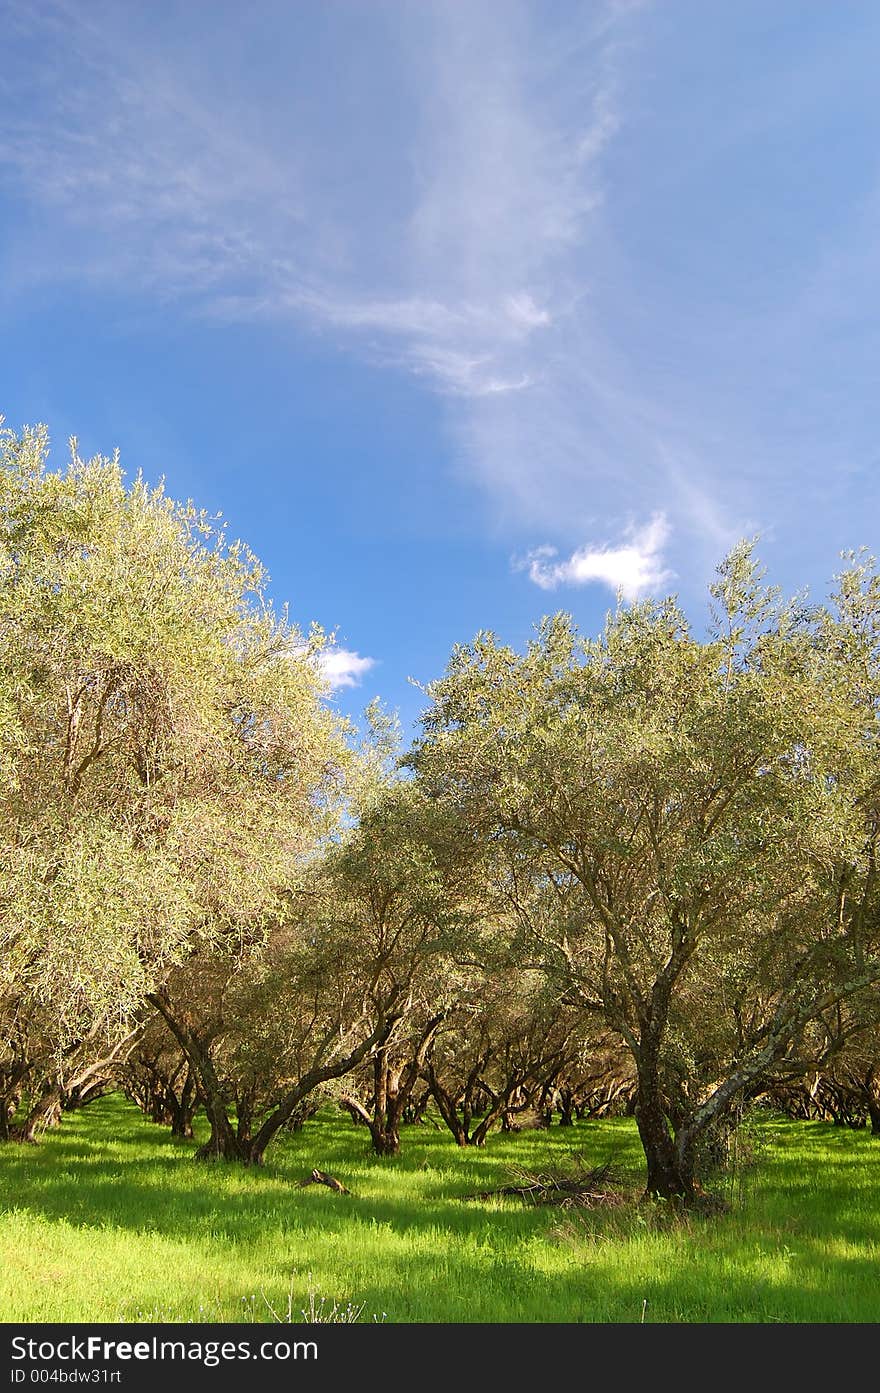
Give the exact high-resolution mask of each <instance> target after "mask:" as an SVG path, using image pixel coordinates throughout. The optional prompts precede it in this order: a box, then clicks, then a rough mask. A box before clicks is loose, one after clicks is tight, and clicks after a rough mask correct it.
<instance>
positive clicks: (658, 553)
mask: <svg viewBox="0 0 880 1393" xmlns="http://www.w3.org/2000/svg"><path fill="white" fill-rule="evenodd" d="M669 535H670V528H669V523H668V522H667V520H666V518H665V517H664V516H663V514H661V513H658V514H656V515H655V516H654V517H652V518H651V520H650V522H648V523H647V524H646V525H645V526H644V527H640V528H635V527H632V526H631V527H629V528H628V529H627V533H626V537H625V540H623V541H622V542H620V543H618V544H617V545H616V546H609V545H607V544H603V545H601V546H596V545H588V546H585V547H580V548H579V549H578V550H577V551H574V552H572V554H571V556H569V557H568V558H567V559H566V560H564V561H556V560H554V559H553V558H554V557H555V556H556V555H557V552H556V548H555V547H549V546H545V547H537V548H535V549H534V550H533V551H531V552H530V553H529V555H528V556H527V557H526V558H525V562H524V563H518V568H519V569H522V567H523V565H524V566H525V567H526V568H527V569H528V573H529V578H530V579H531V580H533V581H534V582H535V584H536V585H539V586H540V587H541V589H542V590H555V589H556V588H557V586H560V585H588V584H590V582H593V581H597V582H599V583H600V584H602V585H607V586H609V587H610V588H611V589H612V590H614V591H620V592H621V594H622V595H624V596H625V598H626V599H629V600H636V599H639V598H640V597H641V596H643V595H649V594H653V593H654V592H655V591H657V590H659V589H660V587H661V586H662V585H665V584H666V582H667V581H669V580H671V579H672V576H673V572H672V571H671V570H669V569H668V567H667V566H666V565H665V562H664V558H663V548H664V547H665V545H666V543H667V541H668V540H669Z"/></svg>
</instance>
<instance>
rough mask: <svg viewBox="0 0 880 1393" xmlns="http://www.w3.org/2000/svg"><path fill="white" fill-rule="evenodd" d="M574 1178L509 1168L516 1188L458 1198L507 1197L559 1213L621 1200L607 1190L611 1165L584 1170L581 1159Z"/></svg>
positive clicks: (608, 1163) (513, 1167) (619, 1196)
mask: <svg viewBox="0 0 880 1393" xmlns="http://www.w3.org/2000/svg"><path fill="white" fill-rule="evenodd" d="M577 1162H578V1167H579V1170H578V1172H577V1173H576V1174H575V1175H560V1174H554V1173H552V1172H537V1173H534V1174H533V1173H532V1172H530V1171H527V1170H523V1169H522V1168H521V1167H519V1166H509V1167H508V1173H509V1174H510V1175H511V1177H512V1178H513V1179H514V1180H517V1181H519V1184H516V1185H503V1186H502V1187H501V1188H500V1189H498V1190H483V1191H481V1192H480V1194H477V1195H462V1199H465V1200H489V1199H494V1198H495V1197H496V1196H498V1195H510V1196H512V1197H513V1198H515V1199H520V1200H524V1201H525V1202H526V1203H528V1204H535V1205H537V1204H553V1205H558V1206H559V1207H560V1208H561V1209H592V1208H595V1207H597V1206H599V1205H616V1204H621V1203H622V1202H623V1196H622V1195H621V1194H620V1193H619V1192H617V1191H616V1190H613V1189H611V1188H610V1182H611V1179H612V1162H611V1161H606V1162H605V1163H604V1164H603V1165H601V1166H594V1167H593V1169H592V1170H588V1169H587V1167H586V1166H585V1164H584V1162H583V1159H582V1158H581V1157H578V1158H577Z"/></svg>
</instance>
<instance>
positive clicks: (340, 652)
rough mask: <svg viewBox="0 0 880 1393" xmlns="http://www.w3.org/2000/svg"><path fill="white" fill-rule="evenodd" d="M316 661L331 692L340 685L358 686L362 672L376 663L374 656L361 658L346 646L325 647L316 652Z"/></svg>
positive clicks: (367, 670)
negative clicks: (321, 650)
mask: <svg viewBox="0 0 880 1393" xmlns="http://www.w3.org/2000/svg"><path fill="white" fill-rule="evenodd" d="M317 662H318V666H319V667H320V669H321V672H322V673H323V675H324V677H325V678H326V679H327V682H328V684H329V687H330V690H331V692H335V691H337V690H338V689H339V688H340V687H358V686H360V682H361V678H362V677H363V675H364V673H366V672H369V670H370V668H371V667H375V665H376V659H375V658H362V657H361V656H360V654H359V653H351V652H350V651H349V650H348V649H347V648H325V649H324V650H323V652H321V653H319V654H318V658H317Z"/></svg>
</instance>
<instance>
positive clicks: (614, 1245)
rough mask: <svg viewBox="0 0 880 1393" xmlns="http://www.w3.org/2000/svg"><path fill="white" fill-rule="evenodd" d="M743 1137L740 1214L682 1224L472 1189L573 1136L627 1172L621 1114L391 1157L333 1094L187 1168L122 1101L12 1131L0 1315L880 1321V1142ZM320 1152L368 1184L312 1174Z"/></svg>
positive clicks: (862, 1136)
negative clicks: (252, 1161) (229, 1161)
mask: <svg viewBox="0 0 880 1393" xmlns="http://www.w3.org/2000/svg"><path fill="white" fill-rule="evenodd" d="M750 1139H751V1141H752V1144H753V1146H755V1148H756V1159H755V1160H754V1162H753V1164H751V1165H750V1166H749V1167H748V1168H746V1169H744V1170H743V1169H741V1170H740V1172H739V1175H738V1176H737V1178H736V1182H735V1185H734V1187H733V1190H731V1192H730V1194H729V1198H731V1200H732V1207H731V1209H730V1210H729V1212H728V1213H726V1214H722V1215H718V1216H714V1217H711V1218H694V1219H690V1220H687V1221H686V1222H684V1223H681V1222H678V1221H675V1220H674V1219H672V1220H669V1221H664V1218H663V1214H662V1211H659V1212H658V1210H657V1209H656V1208H655V1209H651V1208H650V1207H648V1208H646V1207H645V1206H639V1205H627V1206H625V1207H623V1208H617V1209H609V1210H596V1211H590V1212H589V1213H585V1212H579V1213H578V1214H569V1215H561V1214H560V1213H559V1212H558V1211H554V1210H545V1209H535V1208H524V1207H523V1206H522V1205H521V1204H519V1203H518V1202H516V1201H509V1200H497V1199H495V1200H486V1201H474V1200H471V1201H469V1202H468V1203H462V1202H461V1196H463V1195H467V1194H473V1193H474V1192H475V1191H484V1190H489V1189H492V1188H494V1187H496V1186H501V1185H504V1184H505V1183H508V1181H509V1178H510V1177H509V1174H508V1171H507V1167H508V1166H511V1165H518V1166H523V1167H526V1168H532V1169H534V1170H541V1169H544V1170H546V1169H548V1168H550V1167H551V1166H557V1165H561V1164H564V1163H565V1162H566V1160H567V1159H569V1158H570V1153H571V1152H572V1151H576V1152H578V1153H580V1154H582V1155H583V1157H584V1159H585V1160H586V1162H587V1163H589V1164H598V1163H599V1162H602V1161H604V1160H606V1159H607V1157H608V1156H609V1154H611V1153H614V1155H615V1157H616V1162H617V1166H618V1167H619V1168H620V1170H621V1171H622V1172H623V1173H624V1174H625V1175H626V1176H627V1177H628V1180H629V1182H630V1183H631V1184H632V1186H633V1187H634V1188H635V1187H636V1186H637V1185H638V1183H639V1176H640V1151H639V1147H638V1139H637V1137H636V1134H635V1129H634V1127H633V1124H632V1123H631V1122H630V1121H629V1120H628V1119H615V1120H613V1121H608V1122H584V1123H580V1124H578V1125H577V1126H576V1127H575V1128H553V1129H552V1130H551V1131H549V1132H533V1133H522V1134H520V1135H518V1136H503V1135H497V1136H493V1137H491V1138H490V1141H489V1144H488V1146H487V1147H486V1148H485V1150H483V1151H473V1152H471V1151H464V1152H462V1151H459V1150H458V1148H456V1147H455V1146H454V1144H453V1143H452V1141H451V1138H449V1137H448V1135H447V1134H446V1133H444V1132H441V1131H438V1130H435V1129H434V1128H433V1127H432V1126H430V1125H422V1126H419V1127H413V1128H409V1129H406V1130H405V1132H404V1137H403V1154H402V1155H401V1156H400V1157H397V1158H393V1159H384V1158H377V1157H373V1156H372V1155H371V1154H369V1153H368V1151H367V1149H366V1148H367V1141H368V1138H367V1136H366V1133H365V1131H363V1130H361V1129H356V1128H354V1127H353V1126H352V1125H351V1123H350V1122H349V1121H348V1120H347V1119H346V1118H345V1117H344V1116H342V1114H339V1115H336V1114H335V1113H334V1112H333V1111H330V1112H328V1113H325V1114H323V1115H322V1116H321V1117H319V1118H317V1119H315V1120H314V1121H313V1122H311V1123H308V1124H307V1125H306V1127H305V1128H304V1130H303V1131H302V1132H301V1133H299V1134H297V1135H294V1136H290V1137H288V1138H285V1139H284V1141H283V1142H282V1143H280V1144H279V1146H278V1149H277V1150H276V1151H275V1152H274V1153H272V1152H270V1156H269V1162H268V1164H267V1165H266V1167H265V1168H264V1169H263V1170H260V1171H246V1170H243V1169H240V1168H236V1167H231V1166H222V1165H221V1166H200V1165H195V1164H194V1163H193V1162H192V1161H191V1159H190V1156H191V1153H192V1150H193V1149H194V1148H193V1144H192V1143H186V1142H179V1141H174V1140H173V1139H172V1138H171V1137H170V1136H169V1135H168V1133H167V1132H166V1131H165V1130H164V1129H161V1128H158V1127H155V1126H152V1125H151V1124H150V1123H148V1122H147V1121H145V1120H144V1119H143V1118H142V1117H141V1115H140V1114H139V1113H138V1112H137V1110H136V1109H134V1108H133V1107H132V1106H130V1105H129V1104H128V1103H126V1102H125V1101H124V1100H123V1099H121V1098H119V1097H113V1098H107V1099H103V1100H101V1101H100V1102H98V1103H95V1104H93V1105H92V1106H90V1107H89V1108H87V1109H85V1110H84V1111H83V1112H81V1113H79V1114H73V1115H71V1116H69V1117H67V1118H65V1120H64V1123H63V1125H62V1127H61V1128H59V1129H58V1130H57V1131H55V1132H54V1133H51V1134H49V1135H48V1136H47V1137H46V1138H45V1139H44V1141H43V1142H42V1143H41V1145H40V1146H39V1147H19V1146H14V1145H9V1146H5V1147H0V1195H2V1196H3V1208H2V1209H0V1318H2V1319H3V1320H4V1321H23V1322H37V1321H120V1320H121V1321H150V1320H157V1321H187V1320H195V1321H204V1320H208V1321H211V1320H224V1321H245V1320H258V1321H263V1320H266V1321H271V1320H272V1319H273V1316H272V1314H271V1311H270V1309H269V1305H267V1302H268V1303H270V1304H271V1306H272V1307H273V1308H274V1310H275V1311H276V1312H278V1313H286V1312H287V1311H288V1309H290V1310H292V1312H293V1318H294V1319H299V1318H300V1315H301V1312H302V1310H304V1309H305V1310H308V1309H309V1307H310V1304H311V1306H312V1308H314V1307H315V1305H316V1303H317V1304H318V1306H320V1302H321V1300H322V1298H323V1300H324V1302H325V1303H326V1305H325V1309H327V1310H332V1308H333V1304H334V1303H337V1305H338V1308H339V1309H340V1310H341V1309H343V1308H346V1307H347V1306H348V1303H352V1304H353V1305H354V1307H355V1308H356V1309H357V1310H359V1311H360V1312H361V1313H362V1314H361V1319H362V1320H370V1319H371V1318H373V1317H375V1318H376V1319H378V1320H382V1319H383V1317H384V1318H385V1319H387V1320H388V1321H389V1322H399V1321H431V1322H458V1321H522V1322H539V1321H540V1322H545V1321H546V1322H551V1321H565V1322H571V1321H601V1322H611V1321H614V1322H639V1321H642V1320H645V1321H646V1322H657V1321H664V1322H706V1321H736V1322H743V1321H748V1322H767V1321H783V1322H795V1321H807V1322H819V1321H824V1322H827V1321H835V1322H839V1321H869V1322H875V1321H877V1320H880V1286H878V1283H877V1275H876V1274H877V1271H878V1258H880V1142H877V1141H872V1140H871V1138H870V1137H869V1136H868V1135H867V1134H866V1133H864V1132H849V1131H844V1130H842V1129H838V1128H834V1127H831V1126H826V1125H824V1124H818V1123H794V1122H785V1121H777V1120H767V1121H763V1122H761V1123H760V1124H758V1125H757V1126H756V1127H754V1128H753V1129H752V1130H751V1138H750ZM313 1166H317V1167H319V1168H320V1169H322V1170H326V1171H330V1172H331V1173H332V1174H334V1175H337V1176H338V1177H339V1178H340V1179H341V1180H343V1181H344V1183H345V1184H346V1185H347V1186H348V1187H349V1188H350V1189H351V1190H352V1191H353V1192H354V1193H353V1195H351V1196H346V1195H337V1194H333V1193H331V1192H330V1191H329V1190H327V1189H325V1188H324V1187H323V1186H318V1185H314V1186H310V1187H308V1188H306V1189H299V1188H297V1184H296V1182H297V1181H298V1180H300V1179H301V1178H303V1177H304V1176H305V1175H307V1174H308V1173H309V1172H310V1170H311V1169H312V1167H313ZM734 1191H735V1193H734Z"/></svg>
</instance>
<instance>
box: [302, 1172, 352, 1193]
mask: <svg viewBox="0 0 880 1393" xmlns="http://www.w3.org/2000/svg"><path fill="white" fill-rule="evenodd" d="M305 1185H326V1186H327V1187H328V1189H330V1190H335V1191H336V1193H337V1194H338V1195H350V1194H351V1190H348V1189H346V1187H345V1186H344V1185H343V1183H342V1181H341V1180H337V1179H336V1176H335V1175H328V1174H327V1172H326V1171H319V1170H313V1171H312V1173H311V1175H309V1176H306V1179H305V1180H301V1181H300V1182H299V1185H298V1187H297V1188H298V1189H300V1190H301V1189H302V1188H303V1186H305Z"/></svg>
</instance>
